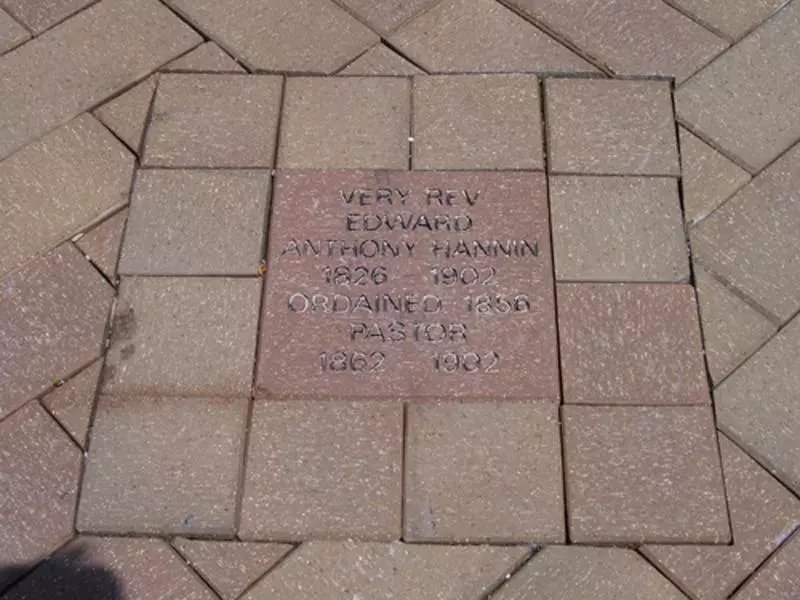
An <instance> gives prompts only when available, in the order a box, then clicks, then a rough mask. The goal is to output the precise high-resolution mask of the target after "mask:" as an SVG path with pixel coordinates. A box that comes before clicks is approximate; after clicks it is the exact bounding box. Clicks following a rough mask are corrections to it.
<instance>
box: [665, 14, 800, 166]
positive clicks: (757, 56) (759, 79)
mask: <svg viewBox="0 0 800 600" xmlns="http://www.w3.org/2000/svg"><path fill="white" fill-rule="evenodd" d="M798 44H800V4H798V3H796V2H792V3H789V4H788V5H787V6H786V7H785V8H784V9H782V10H781V11H780V12H779V13H778V14H777V15H775V17H774V18H772V19H770V20H769V21H768V22H767V23H765V24H764V25H763V26H762V27H759V28H758V29H757V30H756V31H755V32H753V34H752V35H749V36H747V38H745V39H744V40H742V41H741V42H740V43H738V44H736V45H735V46H734V47H733V48H731V49H730V50H729V51H728V52H726V53H725V54H724V55H722V56H720V57H719V59H718V60H715V61H714V62H713V63H712V64H710V65H709V66H708V67H707V68H705V69H703V70H702V71H700V72H699V73H698V74H697V75H695V76H694V77H692V78H691V79H690V80H689V81H687V82H686V83H685V84H683V85H682V86H681V87H680V88H678V90H677V92H676V93H675V106H676V110H677V112H678V116H679V117H680V119H681V122H682V123H685V124H686V125H688V126H689V128H690V129H691V130H692V131H695V132H698V133H699V134H701V135H702V136H703V137H704V138H705V139H708V140H710V141H712V142H714V143H715V144H716V145H717V146H718V147H719V148H720V149H722V150H723V151H724V152H726V154H728V155H729V156H731V157H733V158H735V159H737V161H738V162H739V163H740V164H742V165H743V166H745V167H746V168H747V169H748V170H749V171H750V172H751V173H755V172H757V171H760V170H761V169H763V168H764V167H765V166H767V165H768V164H769V163H770V162H772V161H773V160H774V159H775V158H777V157H778V156H779V155H780V154H781V153H782V152H784V151H785V150H786V149H787V148H788V147H789V146H791V145H792V144H794V143H795V142H796V141H797V139H798V138H800V119H798V118H797V107H798V106H800V61H797V60H796V55H797V46H798Z"/></svg>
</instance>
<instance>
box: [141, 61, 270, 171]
mask: <svg viewBox="0 0 800 600" xmlns="http://www.w3.org/2000/svg"><path fill="white" fill-rule="evenodd" d="M282 86H283V79H282V78H281V77H276V76H274V75H259V76H250V77H247V76H242V75H222V74H220V75H217V74H194V73H189V74H177V73H173V74H165V75H162V76H161V77H160V78H159V82H158V88H157V90H156V97H155V100H153V112H152V116H151V119H150V124H149V126H148V128H147V132H146V134H145V140H144V156H143V158H142V162H143V164H145V165H147V166H150V167H153V166H155V167H262V168H263V167H267V168H269V167H272V165H273V160H274V156H275V143H276V137H277V127H278V110H279V108H280V107H279V103H280V98H281V89H282Z"/></svg>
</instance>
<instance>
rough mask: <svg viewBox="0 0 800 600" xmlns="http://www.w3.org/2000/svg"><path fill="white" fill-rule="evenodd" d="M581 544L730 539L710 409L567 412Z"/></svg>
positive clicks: (573, 535)
mask: <svg viewBox="0 0 800 600" xmlns="http://www.w3.org/2000/svg"><path fill="white" fill-rule="evenodd" d="M562 420H563V423H564V461H565V475H566V495H567V517H568V520H567V523H568V526H569V532H570V539H571V540H572V541H573V542H575V543H583V544H593V543H623V544H624V543H642V542H649V543H673V544H675V543H684V544H691V543H695V544H696V543H706V544H727V543H728V542H730V540H731V532H730V526H729V524H728V509H727V505H726V500H725V490H724V487H723V483H722V470H721V467H720V459H719V452H718V450H717V438H716V431H715V430H714V420H713V416H712V413H711V407H705V406H697V407H694V406H677V407H660V406H659V407H607V406H599V407H594V406H565V407H563V408H562Z"/></svg>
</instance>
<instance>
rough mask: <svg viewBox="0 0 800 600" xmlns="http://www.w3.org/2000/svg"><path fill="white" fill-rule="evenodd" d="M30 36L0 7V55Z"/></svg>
mask: <svg viewBox="0 0 800 600" xmlns="http://www.w3.org/2000/svg"><path fill="white" fill-rule="evenodd" d="M30 37H31V34H30V33H28V30H27V29H25V28H24V27H23V26H22V25H20V24H19V23H17V22H16V21H15V20H14V17H12V16H11V15H10V14H8V13H7V12H6V11H4V10H3V9H2V8H1V7H0V54H3V53H5V52H8V51H9V50H11V49H12V48H15V47H16V46H19V45H20V44H21V43H22V42H24V41H26V40H28V39H30Z"/></svg>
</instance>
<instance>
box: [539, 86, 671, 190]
mask: <svg viewBox="0 0 800 600" xmlns="http://www.w3.org/2000/svg"><path fill="white" fill-rule="evenodd" d="M545 112H546V115H547V124H548V127H547V142H548V148H549V152H550V169H551V171H554V172H557V173H584V174H585V173H599V174H604V175H612V174H628V175H678V174H679V173H680V166H679V164H678V145H677V142H676V140H675V123H674V121H673V115H672V99H671V96H670V87H669V83H668V82H666V81H609V80H602V79H572V78H570V79H548V80H547V81H546V82H545Z"/></svg>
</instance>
